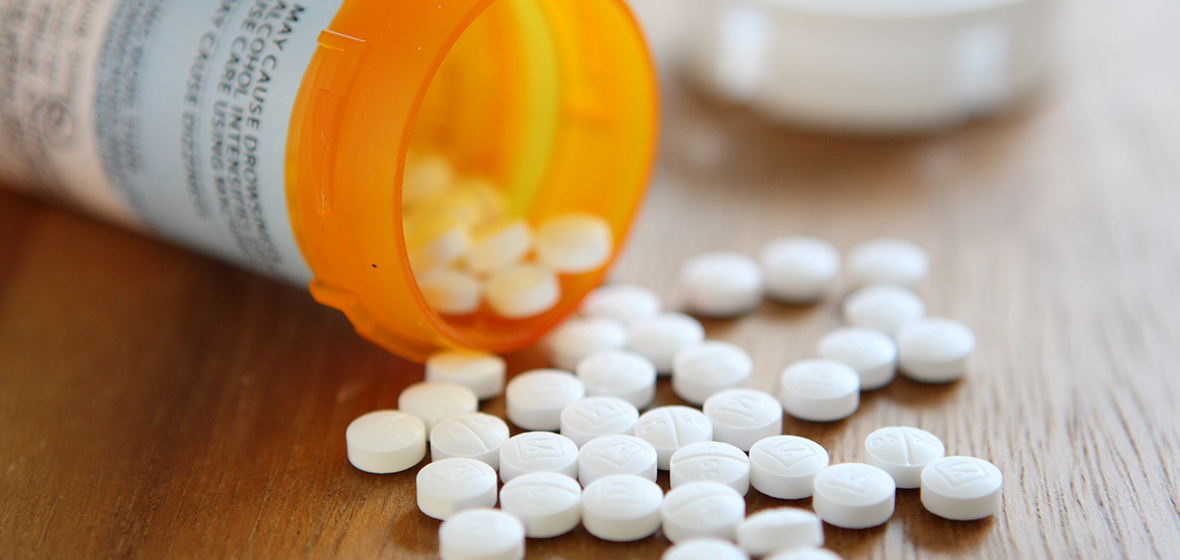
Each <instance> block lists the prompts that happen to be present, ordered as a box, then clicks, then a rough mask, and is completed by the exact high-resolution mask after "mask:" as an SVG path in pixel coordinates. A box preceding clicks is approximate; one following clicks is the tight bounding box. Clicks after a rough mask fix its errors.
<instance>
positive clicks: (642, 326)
mask: <svg viewBox="0 0 1180 560" xmlns="http://www.w3.org/2000/svg"><path fill="white" fill-rule="evenodd" d="M628 338H629V339H628V343H627V344H628V346H629V347H630V348H631V350H632V351H634V352H635V353H637V354H639V355H641V356H643V357H644V358H647V359H648V360H651V363H652V365H654V366H656V371H657V372H659V373H670V372H671V371H672V360H673V358H675V356H676V353H677V352H680V351H681V350H684V349H685V348H692V347H693V346H696V345H698V344H700V343H701V342H703V341H704V340H705V327H704V326H702V325H701V322H700V321H698V320H696V319H693V318H692V317H689V316H688V315H685V314H683V313H660V314H658V315H656V316H655V317H649V318H647V319H641V320H639V321H637V322H636V323H634V324H632V325H631V331H630V333H629V337H628Z"/></svg>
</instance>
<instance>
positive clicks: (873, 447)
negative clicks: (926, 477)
mask: <svg viewBox="0 0 1180 560" xmlns="http://www.w3.org/2000/svg"><path fill="white" fill-rule="evenodd" d="M944 455H946V447H945V446H943V444H942V440H940V439H938V436H936V435H934V434H932V433H930V432H927V431H925V430H919V429H917V428H907V427H900V426H895V427H889V428H881V429H880V430H877V431H875V432H873V433H871V434H869V437H867V438H865V458H866V460H865V462H866V463H868V464H870V465H872V466H874V467H877V468H879V469H881V470H883V471H885V472H887V473H889V476H892V477H893V482H894V484H896V485H897V487H898V488H918V487H919V486H921V485H922V469H924V468H926V465H929V464H930V463H933V462H934V461H937V460H938V459H941V458H942V457H943V456H944Z"/></svg>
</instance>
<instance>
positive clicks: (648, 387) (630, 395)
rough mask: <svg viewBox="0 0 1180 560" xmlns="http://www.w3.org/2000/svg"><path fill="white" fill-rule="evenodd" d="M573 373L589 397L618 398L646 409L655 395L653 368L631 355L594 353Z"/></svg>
mask: <svg viewBox="0 0 1180 560" xmlns="http://www.w3.org/2000/svg"><path fill="white" fill-rule="evenodd" d="M575 371H576V373H577V375H578V379H581V380H582V384H584V385H585V386H586V394H587V395H588V396H597V395H603V396H610V397H617V398H620V399H623V400H625V401H627V402H629V403H631V404H633V405H635V407H636V408H647V406H648V405H650V404H651V402H652V400H653V399H655V396H656V367H655V366H653V365H652V364H651V360H648V359H647V358H644V357H643V356H640V355H639V354H636V353H634V352H626V351H622V350H605V351H602V352H595V353H593V354H590V355H589V356H586V357H585V358H582V360H581V361H580V362H578V366H577V368H575Z"/></svg>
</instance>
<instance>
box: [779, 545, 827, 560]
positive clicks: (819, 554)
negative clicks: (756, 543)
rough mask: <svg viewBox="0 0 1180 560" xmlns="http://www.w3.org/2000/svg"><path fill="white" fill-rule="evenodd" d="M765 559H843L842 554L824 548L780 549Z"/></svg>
mask: <svg viewBox="0 0 1180 560" xmlns="http://www.w3.org/2000/svg"><path fill="white" fill-rule="evenodd" d="M766 560H844V558H843V557H842V556H840V555H839V554H836V553H835V552H832V551H830V550H828V549H826V548H796V549H793V550H780V551H778V552H776V553H774V554H771V555H770V556H767V557H766Z"/></svg>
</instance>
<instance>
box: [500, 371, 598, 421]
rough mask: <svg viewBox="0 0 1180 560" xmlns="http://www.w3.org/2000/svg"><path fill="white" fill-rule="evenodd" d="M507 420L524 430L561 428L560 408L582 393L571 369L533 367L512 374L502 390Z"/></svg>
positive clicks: (579, 383) (584, 389) (581, 388)
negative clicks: (532, 368) (514, 375)
mask: <svg viewBox="0 0 1180 560" xmlns="http://www.w3.org/2000/svg"><path fill="white" fill-rule="evenodd" d="M504 393H505V397H506V400H507V401H508V404H507V406H506V408H507V412H508V421H509V422H512V423H513V424H516V425H517V426H519V427H521V428H523V429H526V430H552V431H557V430H559V429H561V409H563V408H565V407H566V406H567V405H569V404H572V403H573V402H574V401H577V400H579V399H581V398H582V397H584V396H586V388H585V387H584V386H583V385H582V382H581V381H579V380H578V378H577V377H574V375H573V374H572V373H569V372H567V371H563V370H559V369H534V370H531V371H526V372H524V373H521V374H519V375H517V376H516V377H513V378H512V380H511V381H509V382H508V386H507V387H506V388H505V390H504Z"/></svg>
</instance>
